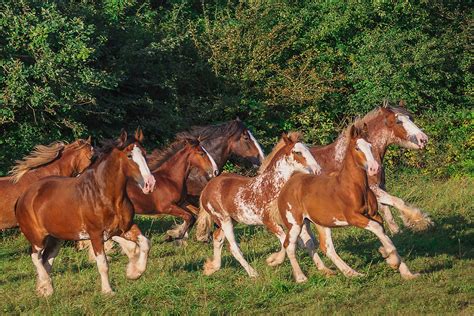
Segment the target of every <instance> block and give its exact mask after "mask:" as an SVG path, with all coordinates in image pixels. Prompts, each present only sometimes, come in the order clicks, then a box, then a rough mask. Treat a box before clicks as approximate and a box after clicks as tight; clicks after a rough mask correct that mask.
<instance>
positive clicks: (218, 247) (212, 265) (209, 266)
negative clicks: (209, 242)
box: [204, 227, 225, 275]
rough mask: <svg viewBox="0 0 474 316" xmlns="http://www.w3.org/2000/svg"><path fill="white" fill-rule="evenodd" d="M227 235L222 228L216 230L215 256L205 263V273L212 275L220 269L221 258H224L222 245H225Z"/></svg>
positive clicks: (214, 239) (214, 240)
mask: <svg viewBox="0 0 474 316" xmlns="http://www.w3.org/2000/svg"><path fill="white" fill-rule="evenodd" d="M224 241H225V235H224V231H223V230H222V228H220V227H219V228H217V229H216V231H214V238H213V244H214V256H213V257H212V260H211V259H207V261H206V263H205V264H204V274H205V275H211V274H213V273H214V272H216V271H218V270H219V269H220V268H221V258H222V245H224Z"/></svg>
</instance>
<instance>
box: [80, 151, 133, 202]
mask: <svg viewBox="0 0 474 316" xmlns="http://www.w3.org/2000/svg"><path fill="white" fill-rule="evenodd" d="M115 155H117V153H114V152H112V153H110V154H109V156H108V157H107V158H105V159H104V160H103V161H101V162H99V163H98V164H97V165H96V166H95V167H94V168H93V169H92V170H91V172H89V173H87V174H84V176H85V178H87V177H93V178H94V180H95V181H94V183H95V184H96V185H97V188H96V189H97V191H98V193H99V194H100V195H101V196H102V199H104V198H105V199H108V200H110V201H118V200H122V199H123V198H124V197H125V196H126V194H125V185H126V182H127V178H126V176H125V174H124V166H123V165H122V161H121V160H120V159H116V157H114V156H115ZM113 205H115V204H113Z"/></svg>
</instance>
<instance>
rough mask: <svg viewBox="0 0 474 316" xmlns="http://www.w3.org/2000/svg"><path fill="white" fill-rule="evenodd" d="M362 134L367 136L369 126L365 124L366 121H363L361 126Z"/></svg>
mask: <svg viewBox="0 0 474 316" xmlns="http://www.w3.org/2000/svg"><path fill="white" fill-rule="evenodd" d="M362 135H363V136H364V137H365V138H367V136H369V127H368V126H367V123H364V126H363V127H362Z"/></svg>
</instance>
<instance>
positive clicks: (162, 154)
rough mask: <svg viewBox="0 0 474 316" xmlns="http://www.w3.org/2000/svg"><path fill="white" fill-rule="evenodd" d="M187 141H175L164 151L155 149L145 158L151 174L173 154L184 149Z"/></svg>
mask: <svg viewBox="0 0 474 316" xmlns="http://www.w3.org/2000/svg"><path fill="white" fill-rule="evenodd" d="M186 141H187V139H182V140H176V141H174V142H173V143H171V145H169V146H168V147H166V148H165V149H162V150H159V149H155V150H153V152H152V153H151V154H150V155H149V156H148V157H147V160H148V167H149V168H150V170H151V172H154V171H155V170H156V169H158V168H159V167H160V166H161V165H162V164H163V163H165V162H166V161H167V160H168V159H170V158H171V156H173V155H174V154H176V153H177V152H178V151H180V150H181V149H183V148H184V146H186Z"/></svg>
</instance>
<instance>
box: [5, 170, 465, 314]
mask: <svg viewBox="0 0 474 316" xmlns="http://www.w3.org/2000/svg"><path fill="white" fill-rule="evenodd" d="M388 186H389V192H391V193H393V194H396V195H398V196H400V197H402V198H404V199H405V200H407V201H409V202H410V203H412V204H414V205H416V206H418V207H420V208H422V209H423V210H425V211H427V212H428V213H429V214H430V215H431V217H432V219H433V220H434V222H435V224H436V226H435V227H434V228H433V229H431V230H429V231H426V232H422V233H411V232H409V231H403V232H402V233H401V234H399V235H397V236H395V237H393V241H394V243H395V245H396V246H397V248H398V250H399V252H400V254H401V256H402V257H403V258H404V259H405V261H406V262H407V264H408V266H409V267H410V268H411V270H412V271H415V272H421V273H422V276H421V277H419V278H418V279H416V280H412V281H404V280H402V279H401V278H400V275H399V274H398V273H396V272H394V271H392V270H391V269H390V268H389V267H388V266H387V265H386V264H385V262H384V261H383V259H382V258H381V256H380V255H379V253H378V252H377V248H378V246H379V242H378V240H376V237H375V236H374V235H372V234H371V233H370V232H367V231H362V230H358V229H353V228H346V229H344V228H343V229H339V230H336V231H335V232H334V241H335V245H336V250H338V252H339V254H340V256H341V257H342V258H343V259H344V260H345V261H346V262H347V263H348V264H349V265H351V266H352V267H353V268H355V269H357V270H358V271H360V272H362V273H365V274H366V276H364V277H360V278H355V279H347V278H345V277H344V276H342V275H341V274H340V273H339V274H338V275H337V276H333V277H325V276H323V275H321V274H320V273H318V271H317V269H316V268H315V266H314V264H313V263H312V261H311V260H310V258H309V257H308V256H307V255H306V254H305V253H304V252H303V251H300V253H299V258H300V259H299V260H300V263H301V266H302V269H303V271H305V273H306V274H307V276H308V277H309V280H308V282H307V283H305V284H302V285H301V284H296V283H295V282H294V281H293V277H292V274H291V267H290V264H289V261H288V260H286V261H285V262H284V263H283V264H282V265H281V266H280V267H276V268H272V267H268V266H266V264H265V258H266V257H267V256H268V255H269V254H270V253H271V252H272V251H275V250H277V249H278V241H277V240H276V238H274V237H273V236H272V235H270V234H269V233H267V232H266V231H265V230H264V229H263V228H261V227H244V226H241V225H239V226H237V228H236V233H237V235H238V238H239V240H240V244H241V247H242V250H243V252H244V255H245V257H246V258H247V259H248V260H249V262H250V263H251V264H252V266H253V267H255V268H256V269H257V271H258V272H259V273H260V277H258V278H257V279H255V280H252V279H249V278H248V277H247V275H246V273H245V271H244V270H243V269H242V268H241V267H240V265H239V264H238V262H237V261H236V260H235V259H234V258H233V257H232V256H231V255H230V253H229V251H227V249H225V250H224V252H223V255H224V258H223V269H222V270H221V271H219V272H217V273H215V274H214V275H212V276H210V277H206V276H204V275H203V274H202V266H203V262H204V261H205V259H206V258H207V257H208V256H210V255H211V252H212V249H211V245H210V244H201V243H198V242H195V241H193V238H191V240H190V241H188V242H187V245H186V246H184V245H181V246H176V245H175V244H173V243H166V242H164V234H163V232H164V231H166V230H167V229H168V228H169V227H170V226H171V225H172V224H173V222H174V219H173V218H170V217H166V218H157V219H154V220H153V219H152V218H148V217H142V218H140V219H139V220H138V222H139V224H140V227H141V228H142V230H143V232H144V233H145V234H146V235H147V236H149V237H150V238H151V240H152V243H153V245H152V250H151V253H150V260H149V263H148V269H147V271H146V272H145V273H144V275H143V276H142V278H141V279H139V280H137V281H129V280H127V279H126V278H125V266H126V262H127V260H126V258H125V256H123V255H121V254H119V253H117V254H114V255H113V256H112V258H113V261H112V262H111V264H110V278H111V283H112V287H113V289H114V290H115V291H116V295H115V296H112V297H108V296H103V295H101V293H100V281H99V277H98V272H97V268H96V266H95V264H91V263H89V262H88V261H87V256H86V254H85V253H80V252H76V251H75V250H74V248H73V247H71V246H70V245H65V246H64V247H63V248H62V250H61V252H60V254H59V256H58V258H57V259H56V261H55V266H54V270H53V284H54V288H55V293H54V294H53V295H52V297H50V298H49V299H42V298H38V297H36V294H35V290H34V289H35V275H34V268H33V265H32V263H31V260H30V257H29V255H28V245H27V242H26V240H25V238H24V237H23V236H22V235H21V234H20V233H19V232H18V231H17V230H16V231H8V232H3V233H1V234H2V235H0V236H1V237H0V313H25V312H27V313H41V314H43V313H47V314H51V313H54V314H65V313H68V314H70V313H74V314H84V313H87V314H89V313H94V314H106V313H107V314H109V313H112V314H118V313H150V314H156V313H158V314H189V313H192V314H227V313H239V314H240V313H242V314H251V313H265V314H267V313H268V314H274V313H278V314H287V313H296V312H303V313H305V314H309V313H311V314H314V313H316V314H322V313H341V314H348V313H357V314H359V313H364V314H395V313H396V314H419V313H435V314H446V313H450V314H453V313H456V314H457V313H461V314H466V315H473V314H474V307H473V306H474V305H473V303H474V260H473V257H474V228H473V219H474V198H473V197H474V180H473V179H472V178H471V179H469V178H453V179H450V180H430V179H427V178H426V177H425V176H411V177H408V176H401V177H400V178H399V179H396V180H395V179H391V180H390V181H389V185H388ZM192 237H194V236H193V235H192ZM323 260H325V262H327V263H328V264H329V261H328V260H327V258H324V259H323Z"/></svg>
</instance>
